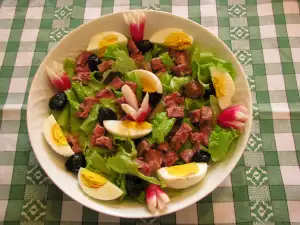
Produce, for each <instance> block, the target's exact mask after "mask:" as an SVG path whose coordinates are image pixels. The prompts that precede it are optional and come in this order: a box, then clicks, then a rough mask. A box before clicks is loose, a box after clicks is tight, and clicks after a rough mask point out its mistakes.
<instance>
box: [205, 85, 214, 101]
mask: <svg viewBox="0 0 300 225" xmlns="http://www.w3.org/2000/svg"><path fill="white" fill-rule="evenodd" d="M210 95H216V90H215V87H214V85H213V84H212V83H210V84H209V87H208V88H207V89H206V90H205V92H204V95H203V97H204V98H205V99H209V96H210Z"/></svg>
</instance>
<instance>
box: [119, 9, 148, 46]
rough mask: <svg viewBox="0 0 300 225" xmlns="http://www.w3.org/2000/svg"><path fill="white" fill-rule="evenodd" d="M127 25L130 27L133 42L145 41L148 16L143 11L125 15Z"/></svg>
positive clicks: (134, 11)
mask: <svg viewBox="0 0 300 225" xmlns="http://www.w3.org/2000/svg"><path fill="white" fill-rule="evenodd" d="M123 17H124V20H125V23H126V24H127V25H128V26H129V30H130V34H131V37H132V39H133V41H135V42H137V41H142V40H143V39H144V30H145V21H146V15H145V13H144V11H142V10H133V11H131V12H128V13H124V15H123Z"/></svg>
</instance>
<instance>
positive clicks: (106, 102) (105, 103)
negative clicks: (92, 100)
mask: <svg viewBox="0 0 300 225" xmlns="http://www.w3.org/2000/svg"><path fill="white" fill-rule="evenodd" d="M99 102H100V108H109V109H111V110H112V111H114V112H115V113H116V114H117V116H120V114H121V113H122V112H121V109H120V107H119V104H118V103H117V102H116V101H115V100H114V99H111V98H101V99H100V100H99Z"/></svg>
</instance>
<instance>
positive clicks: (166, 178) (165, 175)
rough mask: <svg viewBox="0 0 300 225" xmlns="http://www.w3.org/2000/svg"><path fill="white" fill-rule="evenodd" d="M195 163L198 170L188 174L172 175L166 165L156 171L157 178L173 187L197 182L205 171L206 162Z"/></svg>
mask: <svg viewBox="0 0 300 225" xmlns="http://www.w3.org/2000/svg"><path fill="white" fill-rule="evenodd" d="M196 165H197V166H198V167H199V171H198V172H197V173H196V174H192V175H189V176H175V175H172V174H170V173H169V172H168V171H167V168H168V167H163V168H160V169H158V170H157V171H156V173H157V176H158V177H159V179H160V180H162V181H163V182H164V183H165V184H166V185H167V187H169V188H173V189H184V188H188V187H190V186H193V185H195V184H197V183H198V182H199V181H201V180H202V179H203V178H204V176H205V174H206V172H207V164H206V163H196Z"/></svg>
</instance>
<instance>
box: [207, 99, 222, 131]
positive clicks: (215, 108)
mask: <svg viewBox="0 0 300 225" xmlns="http://www.w3.org/2000/svg"><path fill="white" fill-rule="evenodd" d="M209 102H210V106H211V111H212V125H213V127H214V126H215V125H216V124H217V118H218V116H219V115H220V113H221V109H220V107H219V103H218V99H217V98H216V97H215V96H213V95H210V96H209Z"/></svg>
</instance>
